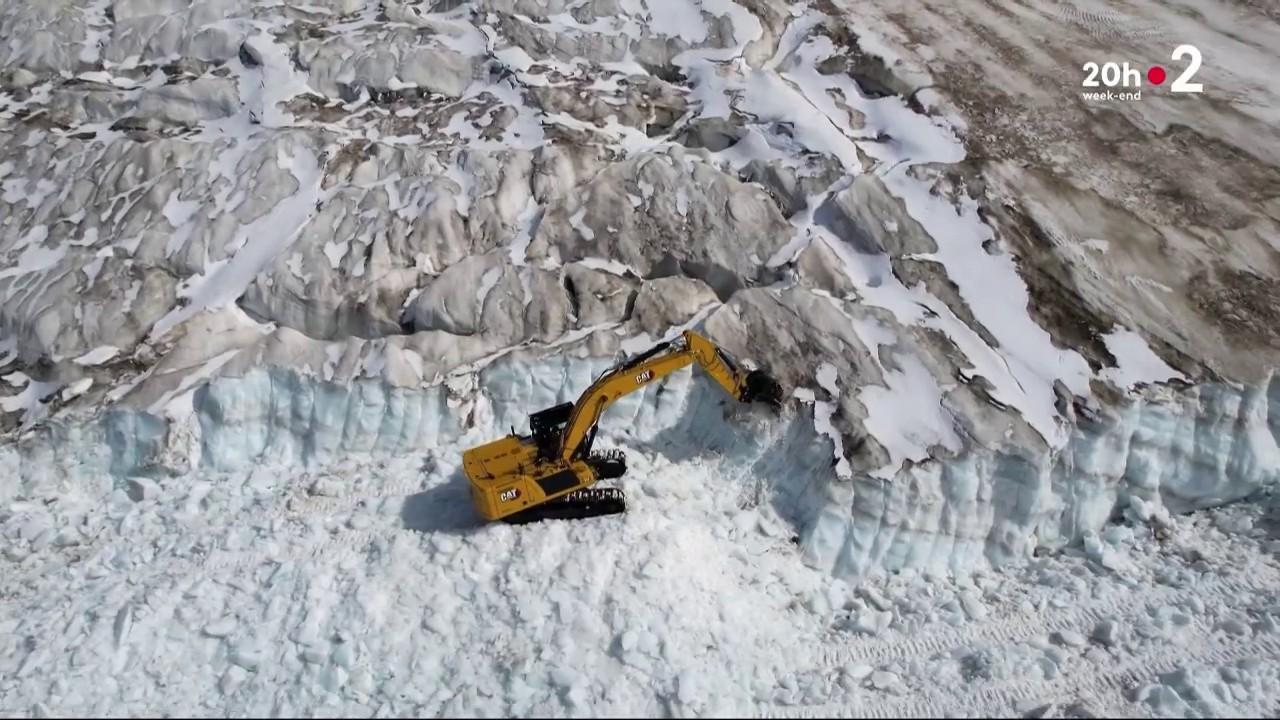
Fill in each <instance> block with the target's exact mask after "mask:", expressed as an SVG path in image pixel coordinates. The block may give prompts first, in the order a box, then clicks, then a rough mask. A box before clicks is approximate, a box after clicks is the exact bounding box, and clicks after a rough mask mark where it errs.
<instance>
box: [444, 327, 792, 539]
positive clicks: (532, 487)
mask: <svg viewBox="0 0 1280 720" xmlns="http://www.w3.org/2000/svg"><path fill="white" fill-rule="evenodd" d="M693 363H697V364H698V365H699V366H700V367H702V369H703V370H704V371H706V373H707V374H708V375H710V376H711V378H712V379H713V380H715V381H716V383H717V384H719V385H720V386H721V387H722V388H723V389H724V390H725V392H727V393H728V394H729V395H730V396H731V397H733V398H734V399H735V400H738V401H740V402H756V401H763V402H766V403H768V404H770V405H773V406H774V407H777V406H778V405H780V404H781V400H782V393H781V389H780V387H779V386H778V384H777V383H776V382H775V381H774V380H773V379H772V378H770V377H769V376H768V375H767V374H765V373H763V372H761V371H758V370H756V371H747V370H745V369H743V368H742V367H741V366H740V365H739V364H738V363H737V362H736V361H735V360H734V359H733V358H732V357H730V356H729V355H728V354H727V353H726V352H724V351H723V350H722V349H720V348H719V347H717V346H716V345H715V344H714V343H712V342H711V341H710V340H708V339H707V338H705V337H703V336H702V335H700V334H698V333H696V332H693V331H692V330H686V331H685V332H684V333H683V334H682V335H681V337H680V338H679V339H678V340H676V341H673V342H667V343H661V344H659V345H657V346H655V347H654V348H652V349H650V350H648V351H647V352H644V353H642V354H640V355H637V356H636V357H633V358H630V359H628V360H626V361H624V362H623V363H621V364H619V365H617V366H615V367H613V368H611V369H610V370H609V371H607V372H605V373H604V374H602V375H601V376H600V377H598V378H597V379H596V380H595V382H593V383H592V384H591V385H590V387H588V388H587V389H586V390H585V391H584V392H583V393H582V395H581V396H579V398H578V400H577V402H575V403H572V404H570V403H564V404H561V405H556V406H554V407H551V408H548V409H546V410H543V411H541V412H537V413H534V414H533V415H531V416H530V417H529V427H530V431H531V434H530V435H529V436H520V435H515V434H512V435H508V436H507V437H505V438H502V439H499V440H495V441H493V442H491V443H488V444H485V445H481V446H479V447H476V448H472V449H470V450H468V451H466V452H465V453H463V470H464V472H465V473H466V475H467V479H468V480H469V481H470V483H471V494H472V499H473V500H474V502H475V505H476V508H477V509H478V510H479V511H480V514H481V515H483V516H484V517H485V518H486V519H488V520H499V519H502V520H507V521H508V522H528V521H530V520H540V519H547V518H577V517H592V516H595V515H601V514H611V513H617V512H622V511H623V510H624V509H625V500H624V498H623V497H622V494H621V491H620V490H616V489H611V488H597V489H591V490H588V489H587V488H589V487H590V486H591V485H593V484H594V483H595V482H596V480H598V479H608V478H613V477H618V476H620V475H622V474H623V472H625V469H626V463H625V459H624V458H623V456H622V454H621V453H619V452H616V451H614V452H610V453H593V452H592V449H591V446H592V441H593V440H594V438H595V433H596V429H597V427H598V424H599V422H600V418H601V416H603V415H604V413H605V411H606V410H608V409H609V407H610V406H611V405H612V404H613V403H614V402H616V401H617V400H618V399H620V398H622V397H624V396H626V395H629V394H631V393H633V392H636V391H638V390H642V389H644V388H645V387H646V386H648V385H650V384H652V383H654V382H657V381H659V380H661V379H662V378H665V377H667V376H668V375H670V374H671V373H673V372H676V371H677V370H680V369H681V368H684V367H687V366H688V365H690V364H693Z"/></svg>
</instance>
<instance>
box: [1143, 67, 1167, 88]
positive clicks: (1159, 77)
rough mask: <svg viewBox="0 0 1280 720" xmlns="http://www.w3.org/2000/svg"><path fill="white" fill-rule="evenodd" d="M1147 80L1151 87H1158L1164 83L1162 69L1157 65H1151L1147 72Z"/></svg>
mask: <svg viewBox="0 0 1280 720" xmlns="http://www.w3.org/2000/svg"><path fill="white" fill-rule="evenodd" d="M1147 80H1150V81H1151V84H1152V85H1159V84H1160V83H1162V82H1164V68H1162V67H1160V66H1159V65H1152V66H1151V69H1150V70H1148V71H1147Z"/></svg>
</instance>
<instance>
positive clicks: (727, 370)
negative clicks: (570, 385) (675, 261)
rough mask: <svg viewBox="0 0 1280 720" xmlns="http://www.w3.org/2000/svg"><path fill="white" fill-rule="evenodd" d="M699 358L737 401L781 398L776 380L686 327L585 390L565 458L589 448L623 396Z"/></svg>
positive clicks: (567, 432)
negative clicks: (592, 437) (674, 337)
mask: <svg viewBox="0 0 1280 720" xmlns="http://www.w3.org/2000/svg"><path fill="white" fill-rule="evenodd" d="M695 362H696V363H697V364H698V365H699V366H701V367H702V369H703V370H704V371H706V373H707V374H708V375H710V376H711V379H713V380H715V381H716V382H717V383H718V384H719V385H720V387H722V388H724V390H725V392H727V393H728V394H729V395H730V397H732V398H734V399H735V400H738V401H740V402H753V401H757V400H763V401H766V402H769V403H771V404H773V405H777V404H778V403H779V402H780V401H781V397H780V395H781V392H780V390H779V388H778V385H777V383H775V382H774V381H773V380H772V379H770V378H769V377H768V376H767V375H766V374H764V373H761V372H758V371H757V372H749V371H746V370H745V369H743V368H741V367H740V366H739V365H738V363H737V362H736V361H734V360H733V359H732V358H731V357H730V356H729V354H728V353H726V352H724V351H723V350H721V349H720V348H719V347H717V346H716V345H715V343H713V342H711V341H710V340H708V339H707V338H706V337H704V336H702V335H700V334H698V333H696V332H694V331H692V330H685V331H684V333H683V334H682V335H681V337H680V339H679V340H677V341H675V342H671V343H663V344H660V345H658V346H657V347H654V348H653V349H651V350H649V351H648V352H646V353H643V354H641V355H639V356H637V357H635V358H632V359H631V360H629V361H627V362H626V363H623V364H622V365H619V366H618V367H616V368H613V369H612V370H610V371H609V372H607V373H605V374H604V375H602V376H600V377H599V378H598V379H597V380H596V381H595V382H594V383H592V384H591V387H589V388H587V390H586V391H585V392H584V393H582V395H581V396H580V397H579V398H578V402H577V403H576V404H575V405H574V408H573V412H572V414H571V415H570V416H569V421H568V423H567V424H566V425H565V428H564V433H563V435H562V436H561V442H560V451H559V458H560V460H562V461H564V462H570V461H572V460H575V459H577V458H578V457H579V456H580V454H581V453H582V452H583V451H584V450H589V449H590V448H589V445H590V443H589V442H587V440H588V438H589V437H590V435H591V433H592V431H593V430H594V428H595V427H596V424H597V423H598V422H599V421H600V417H601V416H602V415H604V413H605V411H606V410H608V409H609V406H611V405H613V403H615V402H617V400H618V399H619V398H622V397H623V396H625V395H629V394H631V393H633V392H635V391H637V390H642V389H644V388H645V387H646V386H647V385H649V384H650V383H653V382H656V381H658V380H661V379H662V378H664V377H666V376H668V375H670V374H671V373H673V372H675V371H677V370H680V369H682V368H684V367H686V366H688V365H690V364H692V363H695Z"/></svg>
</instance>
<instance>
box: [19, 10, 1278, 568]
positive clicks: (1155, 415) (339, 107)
mask: <svg viewBox="0 0 1280 720" xmlns="http://www.w3.org/2000/svg"><path fill="white" fill-rule="evenodd" d="M848 11H849V8H845V7H843V6H836V5H828V4H823V3H820V4H817V5H789V4H785V3H779V2H760V1H756V0H752V1H751V2H743V3H740V4H739V3H733V2H728V3H722V2H714V3H713V2H696V1H693V0H690V1H685V0H675V1H672V2H664V3H653V2H644V1H642V0H622V1H620V2H614V1H613V0H595V1H592V2H582V3H575V4H564V3H558V2H547V3H536V2H532V1H526V0H519V1H517V2H490V1H488V0H486V1H484V2H474V3H420V2H393V1H392V0H385V1H383V2H374V1H369V2H365V1H364V0H325V1H323V2H319V1H318V2H313V3H310V4H308V5H306V6H302V7H286V6H273V7H260V6H258V5H257V4H254V3H247V2H235V1H226V2H223V1H217V2H188V1H187V0H163V1H162V0H145V1H144V0H110V1H108V0H104V1H103V2H97V3H92V4H90V5H87V6H80V5H75V4H71V3H36V4H32V3H6V4H4V5H3V6H0V21H2V23H3V25H4V26H5V27H8V28H11V29H12V32H10V33H7V34H6V35H7V37H6V39H5V40H4V42H3V45H0V57H3V58H4V59H5V66H4V67H5V68H6V69H5V70H4V72H3V74H0V122H3V123H5V125H6V130H7V132H6V133H5V134H4V139H3V140H0V189H2V192H0V259H2V262H0V299H3V303H2V304H0V367H2V369H3V375H0V377H2V378H3V380H4V382H5V383H6V384H7V388H6V391H5V392H6V395H5V397H3V398H0V409H2V410H3V416H2V417H3V422H4V423H5V426H6V427H7V428H9V430H10V432H11V433H12V434H14V435H15V437H16V436H17V435H18V434H24V433H25V434H26V436H27V439H26V440H23V441H22V443H21V445H20V447H21V450H20V452H19V458H20V459H13V458H12V457H11V458H10V459H11V460H12V461H13V462H15V463H17V464H18V465H19V466H20V468H21V469H20V472H18V473H17V474H16V475H14V476H12V478H11V480H10V484H9V485H8V487H6V488H5V496H6V497H11V496H15V495H20V494H23V493H28V492H31V491H32V489H33V488H34V487H37V486H40V485H41V484H42V483H48V482H53V483H57V482H62V481H64V480H65V478H66V477H73V476H74V477H77V478H81V480H77V482H112V483H117V484H120V485H121V486H126V485H127V484H128V483H129V482H130V480H131V478H145V477H149V476H151V475H154V474H156V473H161V474H171V475H181V474H183V473H188V472H209V473H218V472H223V471H227V470H232V469H236V468H242V467H245V466H247V465H249V464H252V463H259V462H267V463H279V464H285V465H306V464H316V463H321V464H323V463H325V462H328V461H330V460H333V459H335V458H338V457H341V456H343V455H345V454H351V453H372V454H375V455H376V454H394V453H405V452H414V451H416V450H418V449H421V448H424V447H437V448H455V449H457V448H463V447H466V446H467V445H469V444H473V443H478V442H483V441H485V440H487V439H490V438H491V437H493V436H494V435H495V434H500V433H503V432H505V431H506V430H507V429H508V428H509V427H510V426H513V425H514V426H516V427H517V428H519V427H522V426H523V424H524V422H525V417H526V415H527V413H528V412H530V411H532V410H536V409H539V408H541V407H544V406H546V405H549V404H552V403H553V402H557V401H562V400H569V399H572V398H573V397H575V393H576V392H578V391H580V390H581V388H583V387H585V386H586V384H587V383H588V382H589V380H590V378H591V377H594V375H595V374H596V373H598V372H599V371H600V370H601V369H602V368H604V367H606V366H607V365H608V364H610V363H611V362H612V361H613V360H614V359H615V358H616V357H618V356H619V354H620V353H625V352H636V351H639V350H643V349H645V348H646V347H648V345H649V344H650V343H652V342H654V341H656V340H658V339H661V338H662V337H664V336H667V335H669V334H671V333H673V332H676V331H678V329H679V328H681V327H685V326H698V327H700V328H702V329H703V330H704V331H706V332H707V333H708V334H710V335H711V336H712V337H714V338H715V339H716V340H717V341H718V342H720V343H722V344H723V345H724V346H725V347H727V348H728V349H729V350H731V351H733V352H735V353H737V354H738V355H740V356H742V357H744V358H747V359H749V360H750V361H752V362H754V363H755V364H757V365H759V366H762V367H767V368H769V369H770V370H771V371H772V372H773V373H774V374H775V375H777V376H778V377H779V379H780V380H782V381H783V383H784V385H785V386H787V387H788V388H791V389H792V390H794V395H793V400H792V401H791V402H790V404H789V406H788V408H787V409H786V412H785V414H784V416H783V417H782V418H781V419H778V420H772V421H771V420H769V419H767V418H764V417H757V416H756V415H755V414H754V413H751V412H749V411H746V410H738V409H734V410H730V409H729V408H727V407H725V406H722V404H721V400H722V398H719V397H717V396H716V395H715V391H714V389H713V388H711V387H709V386H707V385H706V384H705V383H704V382H701V381H700V380H699V379H698V378H697V376H696V375H690V374H688V373H685V374H681V375H680V376H679V377H677V378H676V379H674V380H672V381H671V382H670V383H667V384H666V385H664V386H663V390H662V392H661V394H659V393H650V392H647V393H645V394H642V395H640V396H637V397H635V398H629V399H628V400H627V401H625V402H624V403H622V404H620V405H619V406H618V407H617V408H616V409H615V410H614V411H613V412H612V413H611V415H610V416H609V423H610V426H611V427H609V428H606V431H608V432H611V433H614V434H613V436H612V439H613V440H614V441H616V442H617V443H618V444H619V445H625V446H626V447H628V448H632V449H634V450H636V451H639V452H653V453H666V454H676V455H679V454H688V453H700V454H707V456H708V457H714V458H716V459H715V460H714V462H716V463H717V464H718V465H719V466H720V467H721V469H722V471H723V472H722V475H723V477H724V478H725V482H726V491H730V492H743V493H744V498H748V499H745V500H744V502H747V501H750V502H769V503H773V504H775V505H776V508H777V510H778V511H779V513H780V514H781V515H782V516H784V517H786V518H787V519H789V520H790V521H791V522H792V523H793V524H794V526H795V528H796V531H797V534H798V535H799V536H800V538H801V542H802V544H803V545H804V547H805V550H806V553H807V556H808V558H809V560H810V561H811V562H812V563H814V564H816V565H819V566H821V567H824V568H829V569H830V570H831V571H832V572H834V573H836V574H838V575H859V574H863V573H867V572H872V571H876V570H880V569H897V568H902V567H928V568H932V569H947V568H951V569H956V568H965V567H973V566H975V565H981V564H984V563H994V564H1001V563H1005V562H1009V561H1012V560H1016V559H1018V558H1021V557H1025V556H1027V555H1028V554H1029V553H1031V552H1033V551H1034V550H1035V548H1037V547H1041V546H1047V547H1057V546H1060V545H1062V544H1065V543H1071V542H1076V541H1079V540H1082V539H1084V538H1086V537H1087V536H1088V535H1089V533H1092V532H1096V531H1097V530H1099V529H1100V528H1101V527H1102V526H1103V525H1104V524H1105V523H1106V522H1107V521H1108V520H1109V519H1110V518H1111V517H1113V516H1115V515H1117V514H1120V513H1126V512H1128V513H1136V514H1138V515H1140V516H1142V517H1143V518H1144V519H1150V518H1151V517H1152V516H1153V514H1154V515H1155V516H1158V514H1159V513H1160V512H1162V509H1165V508H1167V509H1169V510H1173V511H1180V510H1185V509H1188V508H1194V507H1200V506H1204V505H1210V504H1215V503H1221V502H1226V501H1230V500H1234V499H1239V498H1242V497H1245V496H1247V495H1249V494H1250V493H1251V492H1253V491H1255V490H1257V489H1258V488H1260V487H1263V486H1265V485H1268V484H1271V483H1273V482H1275V480H1276V479H1277V472H1280V470H1278V468H1280V452H1277V448H1276V444H1277V438H1278V437H1280V381H1277V380H1276V379H1275V376H1274V368H1275V366H1276V365H1277V362H1276V357H1277V355H1276V351H1277V347H1280V346H1278V345H1277V342H1278V341H1280V338H1278V337H1277V336H1276V335H1275V334H1274V329H1273V328H1274V327H1275V325H1274V324H1273V323H1272V322H1271V321H1273V320H1275V319H1276V318H1275V308H1276V307H1277V306H1280V291H1277V287H1278V286H1277V285H1276V282H1275V280H1274V279H1273V278H1274V277H1275V276H1276V273H1277V272H1278V271H1280V268H1278V267H1277V265H1276V263H1277V248H1276V245H1275V240H1274V237H1276V233H1275V230H1276V220H1275V215H1276V211H1275V209H1274V207H1272V206H1273V205H1274V201H1272V202H1271V204H1270V205H1268V204H1267V203H1266V202H1265V201H1264V199H1263V198H1262V197H1261V196H1262V195H1265V193H1266V192H1267V190H1266V188H1270V187H1273V182H1274V181H1275V179H1276V177H1277V175H1276V171H1275V168H1274V162H1275V159H1274V158H1269V157H1258V156H1250V155H1247V154H1244V153H1239V152H1233V153H1232V154H1231V155H1230V157H1231V161H1230V162H1231V164H1232V167H1233V168H1235V169H1236V170H1239V171H1240V172H1243V173H1247V174H1248V176H1249V177H1252V178H1255V180H1256V181H1257V188H1261V189H1255V190H1251V191H1250V192H1251V193H1254V194H1255V195H1257V197H1254V196H1250V197H1244V198H1243V199H1241V195H1240V194H1239V193H1237V194H1236V196H1234V197H1232V198H1223V197H1219V196H1218V195H1216V194H1213V192H1211V191H1210V190H1206V191H1205V192H1206V195H1205V196H1204V197H1205V198H1207V200H1204V201H1202V202H1203V203H1205V205H1206V209H1205V212H1203V213H1200V214H1199V215H1196V214H1192V215H1191V216H1188V217H1187V218H1184V220H1186V223H1185V224H1183V225H1180V226H1175V225H1173V224H1170V223H1162V222H1158V221H1156V220H1154V219H1153V214H1152V213H1151V212H1150V211H1149V210H1150V208H1149V207H1147V206H1142V205H1140V206H1139V207H1137V208H1127V207H1124V203H1121V202H1113V201H1112V200H1111V199H1110V198H1111V197H1113V195H1114V193H1113V192H1112V191H1113V188H1109V187H1107V185H1106V182H1103V181H1100V180H1099V181H1097V182H1094V180H1096V178H1088V179H1087V180H1088V182H1085V181H1084V180H1080V179H1079V178H1074V179H1073V178H1068V180H1069V181H1070V182H1075V181H1077V180H1078V181H1079V182H1078V183H1077V184H1076V185H1071V184H1070V182H1068V181H1064V180H1062V178H1064V177H1068V176H1067V175H1064V174H1063V173H1065V171H1062V172H1060V173H1059V172H1058V171H1059V168H1046V167H1042V166H1039V165H1035V162H1038V161H1039V157H1038V156H1037V157H1036V158H1033V159H1028V158H1026V157H1021V156H1016V157H1013V159H1012V160H1011V159H1009V158H1010V157H1012V156H1007V155H992V154H990V152H989V151H990V149H991V147H992V146H993V143H994V141H993V140H992V138H991V137H990V135H991V133H992V132H995V131H992V130H990V129H989V126H983V127H975V125H974V123H973V119H974V118H975V117H977V116H978V115H979V114H980V112H979V109H977V108H975V106H974V104H973V102H972V101H973V97H972V96H970V95H966V94H965V92H966V91H968V90H971V89H972V88H969V87H968V86H967V85H965V84H964V83H963V82H959V81H957V80H956V79H955V78H957V77H961V75H957V74H955V73H954V72H953V71H954V68H953V67H950V66H948V65H947V64H946V63H945V62H943V64H942V65H938V63H934V65H935V66H938V67H940V68H941V69H940V70H939V77H938V78H937V82H936V83H935V82H934V80H935V79H934V78H932V77H931V76H930V70H929V67H930V66H929V63H927V62H926V61H925V60H927V58H926V59H924V60H922V59H921V58H920V57H918V56H916V55H915V54H914V53H915V52H916V49H918V48H916V46H915V45H914V44H913V43H907V42H905V41H904V40H902V38H899V37H896V36H895V33H894V32H884V33H882V32H880V31H877V30H876V29H873V28H871V27H863V26H861V25H860V24H859V23H857V22H855V21H854V20H853V19H851V17H852V16H850V15H847V14H846V13H847V12H848ZM881 30H883V28H881ZM882 35H883V36H882ZM1224 42H1225V41H1224ZM1233 42H1235V41H1233ZM1239 42H1244V41H1239ZM935 84H936V85H937V86H938V87H942V88H944V89H946V90H948V91H949V92H950V93H951V95H947V94H944V93H942V92H939V90H938V89H937V88H934V87H931V86H933V85H935ZM1209 107H1210V109H1206V110H1203V111H1202V112H1203V113H1207V115H1206V116H1204V117H1201V116H1197V117H1195V118H1189V119H1186V122H1188V123H1190V125H1189V127H1193V128H1197V130H1196V132H1205V133H1208V132H1209V130H1206V129H1205V128H1206V127H1208V126H1211V125H1213V123H1214V122H1216V121H1217V120H1218V119H1220V118H1218V115H1217V114H1216V113H1219V112H1220V111H1219V110H1218V109H1215V108H1217V106H1209ZM1126 112H1137V111H1136V110H1135V111H1126ZM1221 112H1226V111H1221ZM1126 117H1128V116H1126ZM1206 117H1207V118H1208V119H1206ZM1233 117H1234V116H1233ZM1115 122H1116V123H1117V126H1115V127H1111V130H1110V132H1112V134H1113V135H1116V136H1122V137H1126V138H1129V137H1130V136H1131V135H1132V134H1134V133H1138V134H1140V133H1141V132H1145V131H1130V130H1127V129H1124V128H1120V127H1118V125H1119V124H1122V123H1121V121H1120V120H1116V121H1115ZM1127 122H1136V121H1133V120H1128V121H1127ZM1232 122H1233V123H1235V124H1228V125H1213V127H1214V131H1215V132H1218V131H1221V132H1225V133H1226V135H1227V136H1226V137H1225V138H1223V137H1217V136H1215V137H1214V142H1218V143H1223V144H1226V145H1228V146H1231V147H1237V146H1238V145H1239V144H1240V142H1242V141H1240V140H1239V138H1240V137H1242V136H1246V135H1248V134H1249V133H1250V132H1251V128H1252V129H1253V130H1256V129H1257V125H1256V120H1255V119H1252V118H1251V117H1249V118H1243V119H1242V118H1236V119H1234V120H1233V121H1232ZM1223 127H1226V128H1227V130H1225V131H1223V130H1222V128H1223ZM997 134H998V133H997ZM1161 137H1163V136H1161ZM1126 142H1137V141H1135V140H1132V138H1130V140H1127V141H1126ZM1152 142H1156V141H1154V140H1153V141H1152ZM1159 142H1163V140H1160V141H1159ZM1231 143H1236V145H1231ZM1161 147H1162V148H1163V146H1161ZM1020 157H1021V160H1023V161H1025V163H1024V165H1023V166H1021V167H1018V166H1017V163H1018V161H1019V158H1020ZM1161 157H1163V155H1162V156H1161ZM1026 163H1030V164H1029V165H1028V164H1026ZM1169 172H1171V171H1169V170H1168V169H1167V168H1164V167H1163V166H1160V167H1154V168H1153V169H1152V173H1154V175H1153V177H1154V178H1155V179H1153V180H1152V181H1151V182H1152V183H1154V184H1159V182H1161V181H1162V179H1163V178H1165V177H1166V176H1167V174H1168V173H1169ZM1054 173H1058V174H1056V175H1055V174H1054ZM1104 176H1106V173H1104V172H1100V173H1099V177H1104ZM1064 183H1065V185H1066V186H1064ZM1090 183H1092V184H1090ZM1079 185H1084V186H1085V187H1083V188H1082V187H1080V186H1079ZM1274 186H1275V187H1280V183H1277V184H1275V185H1274ZM1108 193H1112V194H1111V195H1108ZM1058 198H1062V199H1063V201H1062V202H1061V203H1060V204H1056V202H1055V201H1056V199H1058ZM1219 221H1221V222H1219ZM624 428H630V430H631V432H630V434H629V435H622V434H619V433H620V432H621V430H622V429H624ZM67 446H76V447H84V448H89V447H94V448H97V450H96V451H95V453H96V454H94V453H90V452H88V450H86V451H85V457H86V458H87V459H86V460H85V461H84V462H85V463H87V464H86V465H85V466H84V467H78V466H76V464H75V462H71V461H67V460H66V459H65V458H63V459H58V458H57V455H58V452H59V451H58V450H57V449H58V448H61V447H67ZM455 454H456V453H455ZM68 462H70V463H71V464H70V465H68V464H67V463H68ZM95 468H96V469H95ZM100 471H104V472H106V473H107V476H106V477H107V478H109V480H100V481H92V480H85V479H84V478H87V477H90V476H92V473H93V472H100ZM65 473H69V475H68V474H65ZM86 473H87V474H86ZM59 478H63V479H62V480H60V479H59Z"/></svg>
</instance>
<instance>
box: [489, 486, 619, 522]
mask: <svg viewBox="0 0 1280 720" xmlns="http://www.w3.org/2000/svg"><path fill="white" fill-rule="evenodd" d="M626 510H627V496H626V495H625V494H623V492H622V491H621V490H619V489H618V488H587V489H584V490H575V491H573V492H571V493H569V494H568V495H565V496H563V497H561V498H558V499H556V500H552V501H551V502H546V503H542V504H541V505H534V506H533V507H531V508H529V509H527V510H521V511H520V512H518V513H515V514H513V515H508V516H506V517H505V518H503V520H504V521H506V522H508V523H510V524H512V525H524V524H526V523H531V522H539V521H541V520H585V519H587V518H593V517H601V516H603V515H617V514H618V513H622V512H626Z"/></svg>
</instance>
